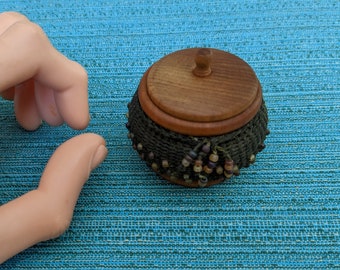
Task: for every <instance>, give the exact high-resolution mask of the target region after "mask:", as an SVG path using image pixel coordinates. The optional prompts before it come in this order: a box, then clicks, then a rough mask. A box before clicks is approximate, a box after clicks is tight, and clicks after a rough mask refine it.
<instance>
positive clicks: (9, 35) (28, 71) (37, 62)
mask: <svg viewBox="0 0 340 270" xmlns="http://www.w3.org/2000/svg"><path fill="white" fill-rule="evenodd" d="M46 39H47V38H44V35H43V33H42V30H41V28H39V27H38V26H37V25H35V24H33V23H30V22H24V21H20V22H16V23H14V24H13V25H11V26H10V27H9V28H8V29H7V30H6V31H5V32H3V33H2V34H1V35H0V59H1V61H0V74H1V79H0V92H2V91H4V90H7V89H9V88H10V87H13V86H15V85H17V84H20V83H23V82H25V81H27V80H28V79H30V78H32V77H34V76H35V75H36V74H37V72H38V70H39V68H40V66H41V62H42V61H41V59H42V58H44V57H46V55H45V54H46V49H45V48H46V47H47V46H48V45H47V44H48V40H46Z"/></svg>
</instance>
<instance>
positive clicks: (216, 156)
mask: <svg viewBox="0 0 340 270" xmlns="http://www.w3.org/2000/svg"><path fill="white" fill-rule="evenodd" d="M209 160H210V161H212V162H217V161H218V155H217V154H216V153H212V154H210V156H209Z"/></svg>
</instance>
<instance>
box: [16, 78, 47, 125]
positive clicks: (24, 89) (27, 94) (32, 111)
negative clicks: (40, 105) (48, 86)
mask: <svg viewBox="0 0 340 270" xmlns="http://www.w3.org/2000/svg"><path fill="white" fill-rule="evenodd" d="M14 112H15V116H16V119H17V121H18V123H19V124H20V125H21V126H22V127H23V128H24V129H26V130H30V131H32V130H36V129H37V128H38V127H39V126H40V125H41V120H42V119H41V117H40V114H39V112H38V109H37V104H36V102H35V98H34V81H33V80H28V81H26V82H24V83H22V84H20V85H17V86H16V87H15V95H14Z"/></svg>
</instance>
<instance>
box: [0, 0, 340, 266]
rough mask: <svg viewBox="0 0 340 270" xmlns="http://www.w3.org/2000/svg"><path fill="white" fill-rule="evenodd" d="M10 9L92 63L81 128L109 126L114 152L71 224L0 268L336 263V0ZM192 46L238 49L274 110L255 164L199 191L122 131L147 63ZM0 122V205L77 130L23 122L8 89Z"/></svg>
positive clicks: (339, 105)
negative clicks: (166, 173) (146, 156)
mask: <svg viewBox="0 0 340 270" xmlns="http://www.w3.org/2000/svg"><path fill="white" fill-rule="evenodd" d="M7 10H15V11H19V12H22V13H24V14H25V15H26V16H28V17H29V18H30V19H31V20H33V21H34V22H37V23H38V24H40V25H41V26H42V27H43V29H44V30H45V31H46V33H47V34H48V36H49V37H50V39H51V42H52V43H53V44H54V46H55V47H56V48H57V49H58V50H60V51H61V52H62V53H64V54H65V55H67V56H68V57H69V58H71V59H73V60H76V61H78V62H79V63H81V64H82V65H83V66H84V67H85V68H86V69H87V71H88V74H89V99H90V100H89V101H90V111H91V119H92V120H91V123H90V125H89V127H88V128H87V129H86V130H85V131H81V132H96V133H98V134H101V135H102V136H104V137H105V139H106V140H107V145H108V148H109V155H108V157H107V159H106V161H105V162H104V163H103V164H102V165H101V166H100V167H99V168H97V169H96V170H95V171H94V172H93V173H92V175H91V177H90V180H89V181H88V183H87V184H86V185H85V187H84V189H83V191H82V193H81V196H80V198H79V201H78V204H77V206H76V209H75V214H74V219H73V222H72V224H71V227H70V228H69V230H68V231H67V232H66V233H65V234H64V235H63V236H61V237H60V238H58V239H56V240H51V241H47V242H44V243H40V244H38V245H36V246H34V247H32V248H30V249H28V250H26V251H24V252H23V253H21V254H19V255H17V256H15V257H14V258H12V259H11V260H9V261H7V262H6V263H4V264H3V265H1V266H0V269H124V268H127V269H189V268H194V269H225V268H234V269H263V268H267V269H277V268H308V269H312V268H314V269H315V268H322V269H335V268H340V229H339V228H340V87H339V86H340V76H339V71H340V2H339V1H338V0H319V1H310V0H294V1H270V0H250V1H239V0H215V1H211V0H201V1H194V0H186V1H181V0H173V1H172V0H157V1H156V0H148V1H146V0H115V1H107V0H106V1H104V0H98V1H90V0H84V1H75V0H67V1H66V0H61V1H52V0H45V1H43V0H31V1H24V0H0V12H2V11H7ZM189 47H213V48H217V49H222V50H225V51H229V52H231V53H233V54H236V55H238V56H239V57H241V58H243V59H244V60H245V61H247V62H248V63H249V64H250V65H251V66H252V67H253V69H254V70H255V72H256V73H257V75H258V78H259V80H260V82H261V84H262V87H263V93H264V98H265V100H266V104H267V107H268V112H269V118H270V122H269V128H270V130H271V134H270V136H269V137H268V139H267V140H266V145H267V147H266V149H265V150H264V151H263V152H262V153H260V154H259V155H258V158H257V161H256V163H255V164H254V165H253V166H251V167H249V168H246V169H242V171H241V175H240V176H239V177H237V178H233V179H232V180H230V181H228V182H224V183H222V184H220V185H216V186H213V187H211V188H207V189H187V188H183V187H180V186H176V185H172V184H169V183H167V182H166V181H164V180H161V179H159V178H158V177H157V176H156V175H155V174H154V173H153V172H151V171H150V170H149V169H148V168H147V167H146V165H145V164H144V163H143V162H142V161H141V160H140V159H139V157H138V155H137V154H136V153H135V151H134V150H133V149H132V147H131V143H130V141H129V139H128V138H127V136H126V135H127V130H126V128H125V122H126V118H125V114H126V112H127V107H126V106H127V103H128V102H129V101H130V99H131V97H132V95H133V94H134V92H135V91H136V88H137V86H138V83H139V80H140V79H141V76H142V75H143V73H144V72H145V71H146V69H147V68H148V67H149V66H150V65H151V64H152V63H154V62H155V61H157V60H158V59H159V58H161V57H163V56H164V55H166V54H168V53H171V52H173V51H176V50H179V49H184V48H189ZM0 79H1V74H0ZM0 121H1V128H0V129H1V132H0V194H1V195H0V204H2V203H5V202H7V201H9V200H11V199H14V198H15V197H17V196H20V195H21V194H23V193H25V192H27V191H29V190H31V189H34V188H35V187H36V186H37V184H38V182H39V178H40V175H41V173H42V170H43V168H44V166H45V164H46V162H47V160H48V159H49V157H50V155H51V154H52V153H53V151H54V149H55V148H56V147H57V146H58V145H60V144H61V143H62V142H64V141H65V140H67V139H69V138H71V137H72V136H74V135H76V134H79V133H81V132H79V131H73V130H71V129H70V128H68V127H67V126H61V127H57V128H52V127H49V126H47V125H43V126H42V127H41V128H40V129H39V130H37V131H35V132H25V131H23V130H22V129H20V128H19V127H18V125H17V124H16V122H15V117H14V114H13V105H12V103H11V102H8V101H4V100H1V101H0ZM0 218H1V217H0ZM0 252H1V250H0Z"/></svg>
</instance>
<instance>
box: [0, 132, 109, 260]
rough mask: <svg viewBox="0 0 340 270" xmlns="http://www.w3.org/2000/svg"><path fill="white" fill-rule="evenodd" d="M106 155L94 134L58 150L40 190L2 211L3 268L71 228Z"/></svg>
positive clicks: (101, 141) (0, 253) (0, 251)
mask: <svg viewBox="0 0 340 270" xmlns="http://www.w3.org/2000/svg"><path fill="white" fill-rule="evenodd" d="M106 155H107V149H106V147H105V141H104V139H103V138H102V137H100V136H99V135H96V134H91V133H88V134H83V135H79V136H76V137H74V138H72V139H70V140H68V141H66V142H65V143H63V144H62V145H61V146H59V147H58V148H57V150H56V151H55V152H54V154H53V155H52V157H51V158H50V160H49V162H48V164H47V166H46V168H45V170H44V172H43V175H42V177H41V180H40V184H39V187H38V188H37V189H36V190H33V191H30V192H28V193H26V194H24V195H23V196H21V197H19V198H17V199H15V200H13V201H10V202H9V203H7V204H5V205H2V206H1V207H0V217H1V218H0V264H1V263H2V262H4V261H6V260H7V259H9V258H10V257H12V256H14V255H15V254H17V253H19V252H20V251H22V250H24V249H26V248H28V247H30V246H32V245H34V244H36V243H38V242H41V241H45V240H48V239H51V238H55V237H58V236H59V235H61V234H62V233H63V232H64V231H65V230H66V229H67V228H68V227H69V225H70V222H71V219H72V216H73V210H74V206H75V204H76V202H77V199H78V196H79V193H80V191H81V189H82V187H83V185H84V184H85V182H86V180H87V179H88V177H89V175H90V172H91V171H92V170H93V169H94V168H96V167H97V166H98V165H99V164H100V163H101V162H102V161H103V160H104V159H105V157H106Z"/></svg>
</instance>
